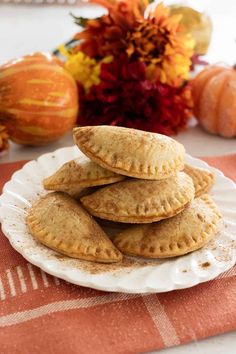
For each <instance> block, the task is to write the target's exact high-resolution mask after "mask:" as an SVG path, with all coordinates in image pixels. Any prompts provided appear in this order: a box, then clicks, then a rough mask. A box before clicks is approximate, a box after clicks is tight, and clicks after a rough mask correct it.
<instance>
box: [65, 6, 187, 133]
mask: <svg viewBox="0 0 236 354" xmlns="http://www.w3.org/2000/svg"><path fill="white" fill-rule="evenodd" d="M90 2H92V3H97V4H100V5H102V6H104V7H105V8H106V9H107V14H106V15H103V16H101V17H99V18H97V19H81V18H76V22H77V23H78V24H79V25H82V26H83V27H84V28H83V30H82V31H81V32H79V33H77V34H76V35H75V40H78V44H77V45H75V46H74V47H73V48H72V49H69V50H67V49H66V48H65V47H61V48H60V51H61V53H62V54H63V55H64V56H65V58H66V61H65V68H66V69H67V70H68V71H69V72H70V73H71V74H72V76H73V77H74V79H75V80H76V82H77V85H78V89H79V115H78V119H77V123H78V124H79V125H99V124H110V125H121V126H126V127H134V128H138V129H143V130H148V131H154V132H159V133H162V134H167V135H172V134H176V133H177V132H178V131H179V130H181V129H183V128H184V127H185V126H186V123H187V121H188V119H189V117H190V116H191V114H192V99H191V87H190V83H189V82H188V78H189V71H190V67H191V65H192V61H191V58H192V56H193V54H194V51H193V48H194V40H193V38H192V36H191V35H190V34H188V33H186V31H184V30H183V27H182V26H181V25H180V20H181V15H170V14H169V9H168V8H166V7H165V6H164V5H163V4H162V3H160V4H158V5H157V6H156V7H155V8H154V9H151V6H149V1H148V0H126V1H123V0H90Z"/></svg>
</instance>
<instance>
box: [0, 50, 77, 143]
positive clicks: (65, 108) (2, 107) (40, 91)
mask: <svg viewBox="0 0 236 354" xmlns="http://www.w3.org/2000/svg"><path fill="white" fill-rule="evenodd" d="M77 113H78V93H77V86H76V83H75V81H74V79H73V78H72V76H71V75H70V74H69V73H68V72H67V71H66V70H65V69H64V68H63V64H62V63H61V62H60V61H59V60H58V59H57V58H56V57H54V56H52V55H50V54H44V53H35V54H32V55H27V56H24V57H22V58H20V59H17V60H13V61H10V62H8V63H7V64H5V65H3V66H2V67H1V68H0V123H1V124H3V125H4V126H5V127H6V128H7V131H8V134H9V136H10V139H11V140H13V141H14V142H16V143H19V144H26V145H42V144H46V143H48V142H51V141H54V140H56V139H58V138H59V137H61V136H62V135H63V134H64V133H65V132H66V131H68V130H69V129H71V128H72V127H73V125H74V124H75V122H76V117H77Z"/></svg>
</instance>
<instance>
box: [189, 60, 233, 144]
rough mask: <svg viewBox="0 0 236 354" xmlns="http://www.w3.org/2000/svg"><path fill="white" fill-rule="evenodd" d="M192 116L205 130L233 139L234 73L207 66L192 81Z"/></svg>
mask: <svg viewBox="0 0 236 354" xmlns="http://www.w3.org/2000/svg"><path fill="white" fill-rule="evenodd" d="M192 95H193V102H194V115H195V117H196V118H197V119H198V121H199V123H200V124H201V125H202V126H203V128H205V130H206V131H208V132H210V133H212V134H218V135H221V136H223V137H227V138H231V137H235V136H236V70H235V68H230V67H229V68H228V67H220V66H213V65H212V66H209V67H207V68H206V69H205V70H203V71H202V72H200V74H198V75H197V76H196V77H195V78H194V80H193V86H192Z"/></svg>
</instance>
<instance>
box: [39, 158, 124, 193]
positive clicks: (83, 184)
mask: <svg viewBox="0 0 236 354" xmlns="http://www.w3.org/2000/svg"><path fill="white" fill-rule="evenodd" d="M124 178H125V177H124V176H121V175H118V174H116V173H114V172H112V171H108V170H106V169H104V168H103V167H101V166H99V165H97V164H96V163H95V162H93V161H91V160H89V159H88V158H87V157H86V156H84V157H82V158H78V159H75V160H72V161H69V162H67V163H65V164H64V165H63V166H62V167H61V168H60V169H59V170H58V171H56V172H55V173H54V174H53V175H52V176H50V177H48V178H45V179H44V181H43V185H44V188H45V189H47V190H53V191H61V192H66V193H68V194H70V195H71V196H72V197H74V198H77V197H78V196H80V194H81V191H84V190H85V188H88V187H94V186H101V185H104V184H109V183H114V182H118V181H121V180H123V179H124Z"/></svg>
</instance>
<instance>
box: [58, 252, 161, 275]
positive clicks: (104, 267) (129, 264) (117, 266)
mask: <svg viewBox="0 0 236 354" xmlns="http://www.w3.org/2000/svg"><path fill="white" fill-rule="evenodd" d="M54 257H55V258H57V259H58V260H59V261H60V262H68V261H69V262H70V263H71V262H72V263H73V267H76V268H79V269H80V270H81V271H85V272H87V273H90V274H100V273H116V272H117V274H118V273H119V272H121V271H124V270H125V272H131V271H133V270H134V269H135V268H136V269H138V268H142V267H145V266H157V265H158V264H160V262H158V261H157V262H154V261H153V260H140V259H136V258H131V257H126V256H124V257H123V260H122V261H121V262H118V263H96V262H90V261H85V260H84V261H82V260H76V261H75V260H73V259H70V258H69V257H67V256H63V255H62V254H55V255H54Z"/></svg>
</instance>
